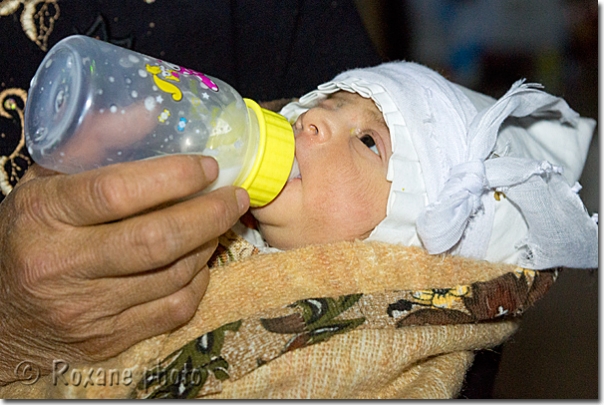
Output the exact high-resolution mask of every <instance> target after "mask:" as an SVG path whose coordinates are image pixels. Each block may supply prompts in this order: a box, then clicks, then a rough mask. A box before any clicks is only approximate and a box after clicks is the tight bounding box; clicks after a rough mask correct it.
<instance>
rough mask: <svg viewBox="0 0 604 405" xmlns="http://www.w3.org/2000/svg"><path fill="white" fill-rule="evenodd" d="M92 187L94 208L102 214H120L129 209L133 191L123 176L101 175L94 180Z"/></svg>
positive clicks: (91, 194)
mask: <svg viewBox="0 0 604 405" xmlns="http://www.w3.org/2000/svg"><path fill="white" fill-rule="evenodd" d="M90 187H91V189H92V190H91V193H90V196H91V200H92V203H93V204H94V205H93V206H94V207H96V209H97V210H98V211H99V212H100V213H101V214H105V213H116V214H120V213H122V212H124V211H125V210H126V209H127V203H128V201H129V194H130V193H131V190H130V188H129V187H128V182H127V181H126V179H124V178H123V177H122V176H120V175H117V174H113V175H108V174H105V173H102V174H99V175H98V176H96V177H95V178H94V179H93V180H92V182H91V183H90Z"/></svg>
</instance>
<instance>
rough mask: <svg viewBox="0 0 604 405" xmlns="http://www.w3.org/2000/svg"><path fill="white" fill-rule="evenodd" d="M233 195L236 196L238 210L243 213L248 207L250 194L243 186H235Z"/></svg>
mask: <svg viewBox="0 0 604 405" xmlns="http://www.w3.org/2000/svg"><path fill="white" fill-rule="evenodd" d="M235 197H236V198H237V204H238V205H239V212H240V213H241V214H243V213H245V212H246V211H247V209H248V208H249V207H250V196H249V195H248V193H247V191H246V190H245V189H243V188H237V189H236V190H235Z"/></svg>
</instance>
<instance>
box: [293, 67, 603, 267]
mask: <svg viewBox="0 0 604 405" xmlns="http://www.w3.org/2000/svg"><path fill="white" fill-rule="evenodd" d="M539 88H540V86H539V85H535V84H524V83H523V81H518V82H516V83H515V84H514V85H513V86H512V87H511V88H510V90H509V91H508V92H507V93H506V94H505V95H504V96H503V97H501V98H500V99H499V100H496V101H495V100H493V99H491V98H490V97H487V96H484V95H481V94H479V93H475V92H472V91H471V90H468V89H465V88H463V87H461V86H458V85H456V84H454V83H451V82H449V81H448V80H446V79H445V78H443V77H442V76H441V75H439V74H438V73H436V72H434V71H433V70H431V69H428V68H426V67H424V66H421V65H419V64H416V63H411V62H389V63H384V64H382V65H379V66H376V67H373V68H366V69H354V70H350V71H347V72H344V73H342V74H340V75H338V76H336V77H335V78H334V79H333V80H332V81H330V82H328V83H325V84H322V85H320V86H318V88H317V90H315V91H312V92H310V93H308V94H306V95H304V96H303V97H301V98H300V100H299V101H298V102H295V103H290V104H288V105H287V106H285V107H284V108H283V109H282V111H281V113H282V114H283V115H285V116H286V117H288V118H289V119H290V121H292V122H293V121H294V120H295V119H296V118H297V117H298V116H299V115H300V114H301V113H303V112H304V111H306V110H308V109H309V108H312V107H313V106H315V105H316V104H317V103H318V102H319V101H320V100H322V99H324V98H325V97H327V95H328V94H331V93H334V92H336V91H339V90H345V91H349V92H355V93H358V94H360V95H361V96H363V97H367V98H371V99H373V100H374V102H375V103H376V105H377V106H378V108H379V109H380V110H381V111H382V113H383V115H384V120H385V121H386V124H387V125H388V128H389V130H390V135H391V139H392V157H391V158H390V161H389V167H388V174H387V178H388V180H390V181H392V187H391V191H390V196H389V199H388V207H387V216H386V218H385V219H384V220H383V221H382V222H381V223H380V224H379V225H378V226H377V227H376V229H375V230H374V231H373V232H372V234H371V235H370V237H369V239H370V240H381V241H386V242H390V243H403V244H406V245H422V246H424V247H425V248H426V249H427V250H428V251H429V252H430V253H433V254H438V253H444V252H448V253H452V254H458V255H462V256H468V257H474V258H479V259H487V260H493V261H507V262H514V263H516V264H518V265H520V266H523V267H527V268H531V269H546V268H552V267H557V266H566V267H575V268H594V267H597V266H598V228H597V224H596V223H595V222H594V221H593V220H592V219H591V218H590V217H589V215H588V214H587V212H586V209H585V207H584V205H583V203H582V201H581V199H580V198H579V196H578V195H577V192H578V190H579V189H580V186H579V185H578V183H576V181H577V180H578V178H579V176H580V174H581V171H582V169H583V165H584V163H585V159H586V155H587V149H588V146H589V142H590V139H591V136H592V133H593V129H594V126H595V121H593V120H591V119H585V118H581V117H579V115H578V114H577V113H576V112H574V111H573V110H572V109H570V107H569V106H568V105H567V104H566V102H565V101H564V100H563V99H561V98H557V97H554V96H552V95H549V94H547V93H545V92H543V91H541V90H539ZM504 121H505V122H504ZM502 124H503V125H502ZM571 185H572V186H571Z"/></svg>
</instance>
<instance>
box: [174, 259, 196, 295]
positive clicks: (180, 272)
mask: <svg viewBox="0 0 604 405" xmlns="http://www.w3.org/2000/svg"><path fill="white" fill-rule="evenodd" d="M194 265H195V263H194V262H193V261H192V260H191V259H190V258H187V259H184V260H181V261H180V262H178V263H177V264H176V266H175V267H174V268H173V270H172V272H171V274H170V277H169V280H170V283H171V285H172V287H173V288H174V290H179V289H181V288H183V287H185V286H186V285H187V284H189V283H190V282H191V277H193V273H194V272H195V266H194Z"/></svg>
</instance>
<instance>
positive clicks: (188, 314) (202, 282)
mask: <svg viewBox="0 0 604 405" xmlns="http://www.w3.org/2000/svg"><path fill="white" fill-rule="evenodd" d="M208 282H209V270H208V268H207V267H206V268H204V270H202V271H201V272H199V273H198V274H197V275H196V276H195V277H194V278H193V280H191V282H190V283H189V284H188V285H187V286H186V287H184V288H182V289H180V290H179V291H177V292H176V293H174V294H171V295H169V296H167V297H163V298H160V299H158V300H155V301H152V302H148V303H145V304H142V305H138V306H136V307H133V308H130V309H128V310H126V311H124V312H122V313H121V314H120V315H118V317H117V318H116V320H115V323H114V326H115V330H116V332H117V335H119V336H123V337H124V338H125V339H124V340H130V342H129V345H132V344H135V343H138V342H139V341H141V340H143V339H146V338H149V337H152V336H156V335H159V334H161V333H164V332H168V331H171V330H173V329H175V328H177V327H178V326H181V325H184V324H185V323H186V322H188V321H189V320H190V319H191V318H192V317H193V316H194V315H195V312H196V311H197V308H198V306H199V302H200V301H201V298H202V297H203V295H204V294H205V291H206V289H207V286H208ZM120 341H122V339H120Z"/></svg>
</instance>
